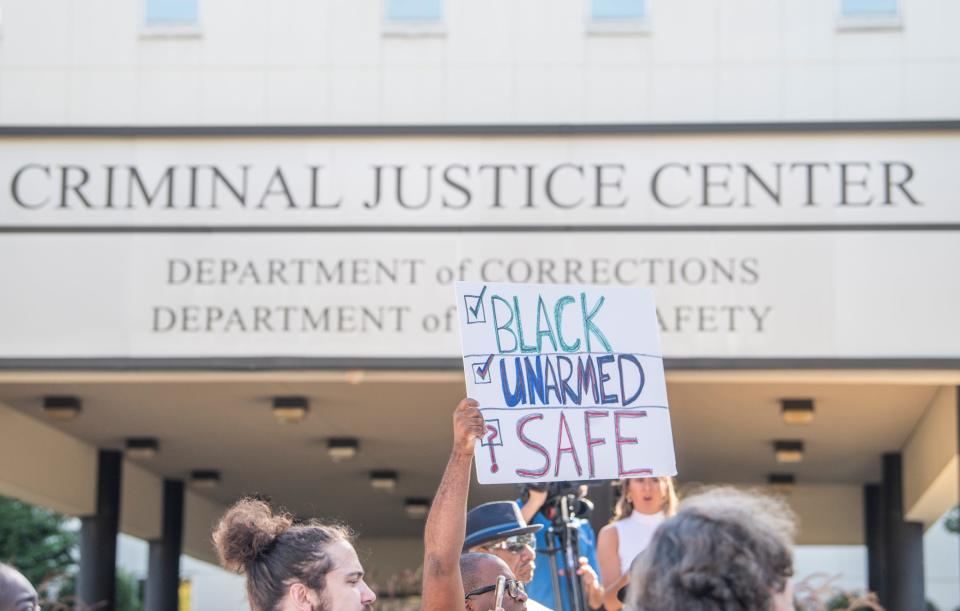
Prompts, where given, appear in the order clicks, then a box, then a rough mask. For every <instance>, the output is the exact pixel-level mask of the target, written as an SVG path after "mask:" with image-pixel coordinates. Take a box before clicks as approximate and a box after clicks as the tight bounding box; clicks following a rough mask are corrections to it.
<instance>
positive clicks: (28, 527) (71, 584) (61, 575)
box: [0, 496, 143, 611]
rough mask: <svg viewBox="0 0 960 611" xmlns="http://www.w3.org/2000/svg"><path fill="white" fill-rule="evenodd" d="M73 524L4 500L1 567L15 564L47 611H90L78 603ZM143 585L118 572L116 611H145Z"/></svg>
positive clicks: (65, 518) (0, 504) (56, 515)
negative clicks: (36, 590) (76, 597)
mask: <svg viewBox="0 0 960 611" xmlns="http://www.w3.org/2000/svg"><path fill="white" fill-rule="evenodd" d="M70 522H71V518H69V517H68V516H65V515H62V514H59V513H57V512H55V511H50V510H49V509H43V508H40V507H34V506H33V505H29V504H27V503H23V502H21V501H18V500H16V499H11V498H8V497H5V496H0V561H2V562H6V563H7V564H12V565H13V566H15V567H16V568H17V570H18V571H20V572H21V573H23V575H24V577H26V578H27V579H29V580H30V583H32V584H34V585H35V586H37V589H38V590H42V591H41V592H40V596H41V598H44V599H46V600H47V603H46V604H45V605H44V608H45V609H54V610H56V611H60V610H71V611H78V610H80V611H86V609H96V608H97V605H88V606H84V605H80V604H79V603H77V602H76V601H75V597H74V592H75V591H76V574H77V558H76V549H77V544H78V542H79V539H80V533H79V531H78V530H77V529H76V528H75V527H73V526H72V525H71V524H70ZM140 590H141V588H140V582H139V581H138V579H137V578H136V576H135V575H133V574H131V573H129V572H127V571H124V570H122V569H118V570H117V601H116V602H117V604H116V611H143V602H142V600H141V593H140Z"/></svg>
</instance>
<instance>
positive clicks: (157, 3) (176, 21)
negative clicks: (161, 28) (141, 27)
mask: <svg viewBox="0 0 960 611" xmlns="http://www.w3.org/2000/svg"><path fill="white" fill-rule="evenodd" d="M198 1H199V0H146V7H145V10H144V21H145V22H146V24H147V25H151V26H152V25H181V24H195V23H197V20H198V7H197V3H198Z"/></svg>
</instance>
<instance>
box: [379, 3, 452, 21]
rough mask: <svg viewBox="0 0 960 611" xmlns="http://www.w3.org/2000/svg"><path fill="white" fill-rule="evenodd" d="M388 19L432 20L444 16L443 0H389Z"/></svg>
mask: <svg viewBox="0 0 960 611" xmlns="http://www.w3.org/2000/svg"><path fill="white" fill-rule="evenodd" d="M386 18H387V21H394V22H432V21H440V20H441V19H442V18H443V0H387V4H386Z"/></svg>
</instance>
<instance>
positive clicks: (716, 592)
mask: <svg viewBox="0 0 960 611" xmlns="http://www.w3.org/2000/svg"><path fill="white" fill-rule="evenodd" d="M676 580H677V585H678V586H680V588H681V589H682V590H684V591H685V592H687V593H688V594H690V595H692V596H694V597H696V598H700V599H708V600H714V601H718V602H719V601H728V600H731V599H732V598H733V591H732V590H731V589H730V586H729V585H728V584H727V582H726V581H725V580H724V579H723V578H722V577H720V576H719V575H716V574H713V573H708V572H705V571H700V570H696V569H693V570H688V571H685V572H683V573H680V574H679V575H677V576H676Z"/></svg>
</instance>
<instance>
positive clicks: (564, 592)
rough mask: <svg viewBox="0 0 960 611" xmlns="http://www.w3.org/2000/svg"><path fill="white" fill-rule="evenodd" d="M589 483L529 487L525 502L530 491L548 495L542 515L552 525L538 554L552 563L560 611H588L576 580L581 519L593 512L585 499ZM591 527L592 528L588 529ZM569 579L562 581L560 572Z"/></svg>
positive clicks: (557, 603)
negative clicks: (544, 555)
mask: <svg viewBox="0 0 960 611" xmlns="http://www.w3.org/2000/svg"><path fill="white" fill-rule="evenodd" d="M586 489H587V482H576V481H575V482H549V483H537V484H527V485H526V486H525V487H524V490H523V495H522V500H523V502H524V503H526V502H527V500H528V499H529V498H530V491H532V490H535V491H537V492H546V493H547V498H546V500H545V501H544V503H543V506H542V507H540V510H539V511H540V513H541V514H542V515H543V517H544V518H546V519H547V520H548V521H549V522H550V526H549V527H548V528H546V529H544V540H545V542H546V545H545V546H544V547H543V548H538V550H537V553H543V554H546V555H547V556H548V558H549V560H550V577H551V585H552V586H553V593H554V601H555V603H554V604H555V609H556V610H557V611H585V609H587V605H586V599H585V597H584V592H583V586H582V585H581V583H580V579H579V578H577V577H576V574H577V569H578V567H579V559H580V543H579V531H580V528H581V525H582V524H583V522H582V520H584V519H586V518H587V516H589V515H590V512H592V511H593V502H592V501H590V500H588V499H587V498H586ZM587 527H588V528H589V526H587ZM561 568H562V569H563V572H564V574H565V575H567V576H569V577H570V578H569V579H567V578H565V579H563V580H562V581H561V579H560V575H559V573H560V569H561Z"/></svg>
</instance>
